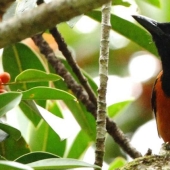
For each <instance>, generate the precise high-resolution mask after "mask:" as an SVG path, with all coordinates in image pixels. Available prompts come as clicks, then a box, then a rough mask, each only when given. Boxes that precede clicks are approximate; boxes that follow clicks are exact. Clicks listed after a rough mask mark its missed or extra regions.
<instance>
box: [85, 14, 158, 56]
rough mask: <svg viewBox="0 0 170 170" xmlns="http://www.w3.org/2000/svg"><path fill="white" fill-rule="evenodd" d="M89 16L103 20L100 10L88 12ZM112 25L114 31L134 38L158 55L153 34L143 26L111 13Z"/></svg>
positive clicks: (134, 40) (140, 44)
mask: <svg viewBox="0 0 170 170" xmlns="http://www.w3.org/2000/svg"><path fill="white" fill-rule="evenodd" d="M88 16H89V17H91V18H92V19H94V20H96V21H98V22H100V20H101V12H100V11H92V12H90V13H88ZM111 26H112V29H113V30H114V31H116V32H118V33H120V34H121V35H123V36H125V37H126V38H128V39H130V40H132V41H133V42H135V43H136V44H138V45H139V46H141V47H143V48H144V49H146V50H147V51H149V52H150V53H152V54H154V55H156V56H158V53H157V50H156V47H155V45H154V43H151V42H153V41H152V38H151V35H150V34H149V33H148V32H147V31H146V30H144V29H143V28H141V27H139V26H137V25H135V24H134V23H132V22H129V21H127V20H125V19H123V18H120V17H119V16H116V15H114V14H112V15H111ZM125 28H126V29H125Z"/></svg>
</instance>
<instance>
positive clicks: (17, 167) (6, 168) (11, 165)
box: [0, 161, 33, 170]
mask: <svg viewBox="0 0 170 170" xmlns="http://www.w3.org/2000/svg"><path fill="white" fill-rule="evenodd" d="M0 169H2V170H33V168H31V167H29V166H27V165H23V164H21V163H18V162H12V161H0Z"/></svg>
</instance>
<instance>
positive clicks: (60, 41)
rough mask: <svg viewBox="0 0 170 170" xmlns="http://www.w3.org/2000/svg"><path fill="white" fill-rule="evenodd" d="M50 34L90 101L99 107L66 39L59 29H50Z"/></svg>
mask: <svg viewBox="0 0 170 170" xmlns="http://www.w3.org/2000/svg"><path fill="white" fill-rule="evenodd" d="M50 33H51V34H52V35H53V37H54V39H55V41H56V43H57V44H58V48H59V50H60V51H61V52H62V53H63V56H64V57H65V58H66V60H67V62H68V63H69V65H70V66H71V68H72V70H73V72H74V73H75V75H76V76H77V78H78V80H79V81H80V83H81V85H82V86H83V87H84V89H85V90H86V92H87V94H88V95H89V99H90V100H91V101H92V102H93V104H95V105H97V100H96V96H95V94H94V93H93V91H92V90H91V87H90V86H89V84H88V82H87V80H86V78H85V77H84V75H83V74H82V72H81V70H80V68H79V66H78V65H77V63H76V61H75V60H74V58H73V56H72V54H71V52H70V51H69V49H68V48H67V44H66V43H65V41H64V38H63V37H62V36H61V34H60V33H59V32H58V30H57V28H52V29H50Z"/></svg>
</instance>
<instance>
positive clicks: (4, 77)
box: [0, 72, 11, 93]
mask: <svg viewBox="0 0 170 170" xmlns="http://www.w3.org/2000/svg"><path fill="white" fill-rule="evenodd" d="M10 79H11V76H10V74H9V73H7V72H3V73H0V93H4V92H6V90H5V89H4V86H3V84H6V83H8V82H9V81H10Z"/></svg>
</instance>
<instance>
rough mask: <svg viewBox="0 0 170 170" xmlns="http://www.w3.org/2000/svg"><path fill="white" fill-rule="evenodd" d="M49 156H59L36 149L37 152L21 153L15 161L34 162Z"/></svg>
mask: <svg viewBox="0 0 170 170" xmlns="http://www.w3.org/2000/svg"><path fill="white" fill-rule="evenodd" d="M49 158H59V156H57V155H54V154H52V153H48V152H40V151H38V152H31V153H28V154H25V155H22V156H20V157H19V158H17V159H16V160H15V161H16V162H20V163H23V164H28V163H31V162H35V161H39V160H43V159H49Z"/></svg>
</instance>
